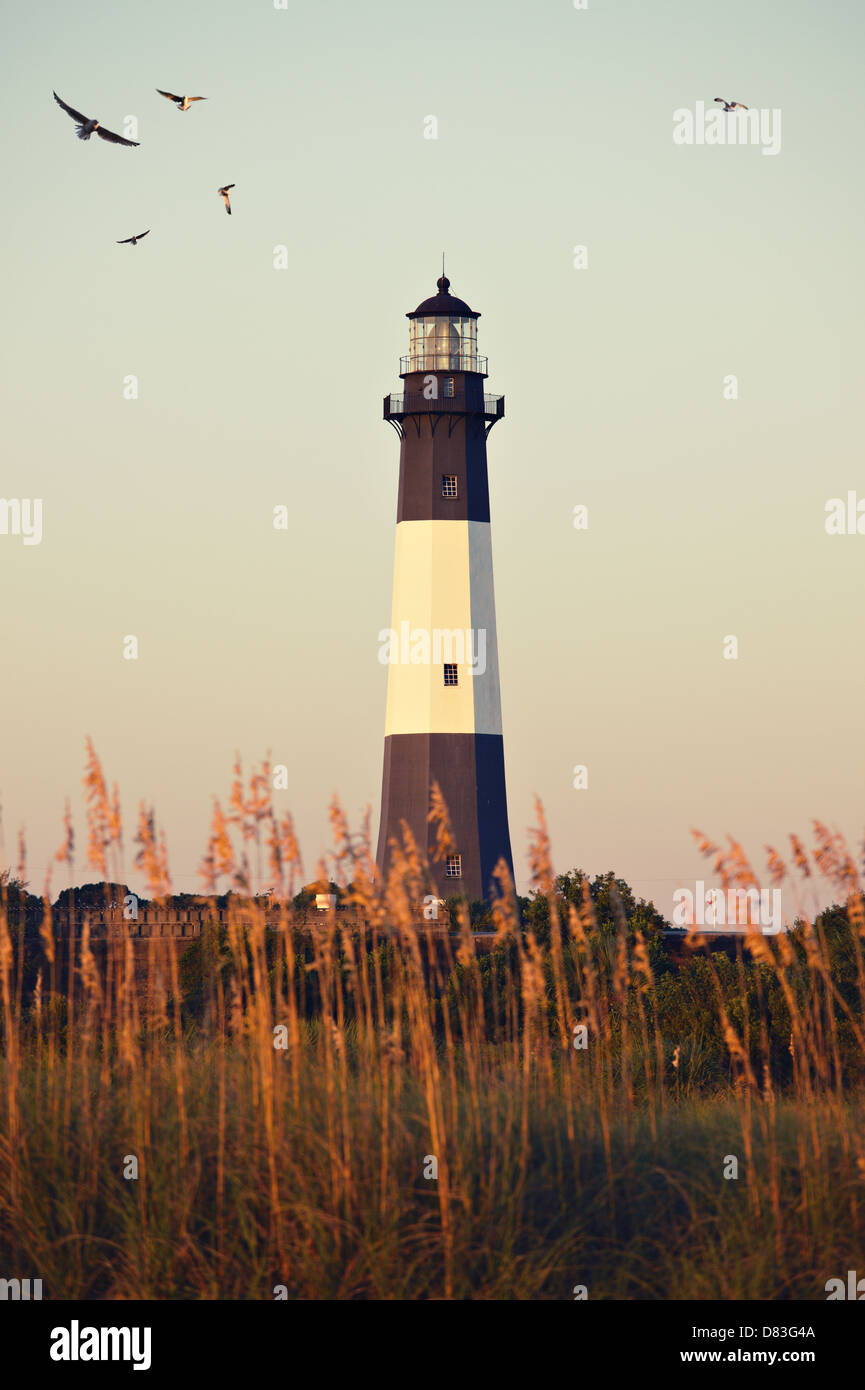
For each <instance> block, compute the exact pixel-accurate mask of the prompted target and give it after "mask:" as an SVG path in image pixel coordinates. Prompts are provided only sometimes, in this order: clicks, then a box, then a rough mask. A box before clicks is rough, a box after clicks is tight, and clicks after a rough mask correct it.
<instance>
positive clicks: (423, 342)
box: [400, 275, 487, 376]
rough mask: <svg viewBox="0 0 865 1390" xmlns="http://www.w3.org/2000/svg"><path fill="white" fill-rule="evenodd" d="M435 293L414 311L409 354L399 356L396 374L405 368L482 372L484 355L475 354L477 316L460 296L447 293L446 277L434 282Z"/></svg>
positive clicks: (416, 370) (484, 369) (484, 367)
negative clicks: (458, 297)
mask: <svg viewBox="0 0 865 1390" xmlns="http://www.w3.org/2000/svg"><path fill="white" fill-rule="evenodd" d="M436 285H437V288H438V291H439V292H438V294H434V295H433V296H432V297H431V298H430V299H425V300H424V301H423V303H422V304H419V305H418V307H417V308H416V309H415V311H414V313H412V314H406V318H407V319H408V320H409V322H410V325H411V334H410V339H409V355H408V357H403V358H401V359H400V375H401V376H405V375H407V373H409V372H477V373H479V374H480V375H482V376H486V372H487V362H486V358H485V357H478V337H477V334H478V319H479V318H480V314H476V313H475V312H474V311H473V310H472V309H470V308H469V306H468V304H466V303H465V301H464V300H462V299H457V297H456V296H455V295H452V294H450V293H449V291H450V280H448V278H447V276H445V275H442V276H441V278H440V279H439V280H438V281H437V282H436Z"/></svg>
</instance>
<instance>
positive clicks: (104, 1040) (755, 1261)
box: [0, 749, 865, 1300]
mask: <svg viewBox="0 0 865 1390" xmlns="http://www.w3.org/2000/svg"><path fill="white" fill-rule="evenodd" d="M268 787H269V777H268V767H267V764H264V765H263V766H262V768H261V769H260V771H258V772H256V773H254V774H253V776H252V778H251V780H250V782H249V786H248V788H247V787H246V786H245V784H244V781H243V778H242V777H241V775H240V771H239V769H238V770H237V772H236V776H235V782H234V787H233V789H232V793H231V796H230V798H229V802H228V804H227V809H226V810H225V811H223V810H222V808H221V806H220V805H218V804H217V805H216V807H215V809H214V818H213V826H212V830H211V835H210V840H209V844H208V848H207V851H206V854H205V856H204V862H203V866H202V879H203V889H204V891H203V894H202V897H203V898H205V899H207V900H208V901H210V902H212V903H213V904H214V911H213V920H212V922H210V923H209V924H208V925H206V927H205V929H204V930H203V932H202V934H201V936H200V937H198V938H197V939H195V940H194V941H192V942H190V943H189V944H188V945H184V946H183V948H182V949H180V950H171V949H167V948H166V943H163V942H161V941H160V940H158V939H151V940H149V941H146V940H143V939H134V938H133V937H132V936H131V935H123V936H118V937H117V938H115V939H112V940H109V941H98V940H96V939H95V938H94V937H92V936H91V934H90V932H89V929H88V925H87V923H86V922H85V924H84V928H83V930H82V931H81V933H80V934H79V935H78V936H77V937H76V938H75V939H74V940H73V941H69V942H67V943H66V945H65V946H64V945H63V943H62V923H61V922H58V921H56V920H55V919H54V917H53V915H52V911H51V904H50V888H49V886H48V885H46V890H45V893H44V895H43V896H44V903H45V912H44V916H43V918H42V921H41V924H40V926H39V929H38V931H35V932H34V931H33V930H31V929H28V928H27V927H26V924H25V923H24V921H23V918H22V916H21V914H20V912H17V911H16V903H17V902H18V901H19V899H20V894H21V891H22V890H21V887H20V885H21V883H22V882H23V879H24V876H25V875H26V867H25V865H24V862H23V858H22V862H21V865H20V866H19V870H18V874H17V876H16V875H15V874H14V873H12V872H7V874H6V875H5V878H4V892H3V905H2V910H0V988H2V1020H0V1029H2V1034H0V1037H2V1052H0V1272H5V1273H6V1275H7V1276H10V1277H11V1276H13V1275H14V1276H16V1277H20V1278H27V1277H31V1278H40V1279H42V1281H43V1288H44V1295H43V1296H44V1297H45V1298H51V1299H72V1298H76V1299H77V1298H83V1299H118V1300H137V1299H148V1298H152V1299H164V1300H190V1299H258V1300H261V1299H265V1300H271V1299H274V1298H288V1299H411V1300H415V1299H431V1298H432V1299H532V1300H562V1299H565V1300H569V1299H574V1298H583V1297H588V1298H590V1299H650V1300H651V1299H658V1300H660V1299H663V1300H678V1299H716V1298H721V1299H730V1300H735V1299H751V1298H753V1299H789V1300H799V1299H802V1300H824V1299H825V1298H826V1297H827V1294H826V1284H827V1281H828V1280H830V1279H832V1278H836V1277H840V1278H844V1277H845V1276H846V1271H847V1270H848V1269H856V1268H857V1267H858V1265H861V1263H862V1253H861V1252H862V1236H863V1227H865V1221H863V1212H865V1099H863V1090H862V1084H863V1079H865V1032H863V1002H865V962H863V945H865V900H863V891H862V883H861V878H860V874H859V871H858V869H857V867H856V864H855V862H854V860H853V858H852V857H851V855H850V854H849V852H848V851H847V849H846V847H845V846H844V845H843V844H842V843H841V842H840V841H839V839H838V837H837V836H835V835H833V834H832V833H831V832H830V831H829V830H828V829H826V828H825V827H824V826H822V825H819V824H817V825H815V827H814V834H813V846H812V847H811V848H810V849H809V848H806V847H805V845H804V844H803V842H802V841H801V840H799V839H797V838H796V837H795V836H794V837H791V851H790V853H789V855H788V856H787V857H784V856H782V855H781V854H780V853H779V852H777V851H774V850H772V851H770V852H769V861H768V867H767V873H768V874H769V875H770V876H771V881H772V882H773V883H775V884H780V883H785V882H790V881H791V879H795V880H797V881H805V880H807V879H808V878H809V877H810V876H811V875H813V874H817V873H819V874H820V875H822V876H823V877H824V878H827V879H829V880H830V881H831V882H832V883H833V884H834V888H835V906H834V907H832V908H831V909H829V910H827V911H825V912H822V913H819V914H817V915H815V916H814V917H813V920H809V919H807V918H805V917H802V918H799V919H798V920H797V921H796V923H795V925H794V926H793V927H792V929H791V930H790V931H786V932H782V933H779V934H778V935H775V936H766V935H763V934H761V933H760V932H759V931H757V930H756V929H755V930H753V931H750V932H749V933H748V934H747V936H746V937H745V938H744V939H743V940H742V942H741V943H740V944H739V945H738V946H737V947H736V948H735V949H733V950H727V951H721V950H717V951H714V950H711V949H706V948H698V947H697V946H696V945H695V946H693V947H688V946H684V947H683V948H682V949H680V950H678V951H677V952H676V953H671V952H670V950H669V948H668V944H667V940H668V939H667V938H666V937H665V936H663V935H662V933H661V931H660V930H659V927H658V923H659V922H660V920H661V919H660V916H659V914H657V913H654V911H647V910H646V909H647V905H645V904H640V905H638V908H637V910H635V909H634V906H633V904H632V903H630V902H629V901H628V899H627V895H626V894H624V893H620V892H619V891H618V889H617V887H616V883H615V880H612V881H610V878H609V876H608V880H607V881H606V883H605V888H604V893H603V894H599V893H598V892H597V891H595V892H593V885H592V884H591V883H590V882H589V880H588V879H587V878H585V877H584V876H580V875H577V876H571V875H564V876H558V877H557V875H556V873H555V870H554V868H553V865H552V863H551V859H550V848H549V842H548V838H547V833H546V829H545V824H544V818H543V812H542V810H541V808H540V807H539V808H538V820H537V826H536V829H535V831H534V834H533V840H532V846H531V851H530V854H531V871H532V892H531V894H530V898H529V900H528V902H527V901H526V900H525V899H518V898H517V897H516V896H515V894H514V891H513V888H512V885H511V884H510V882H509V881H507V876H506V875H504V874H502V875H501V880H500V888H501V894H500V896H499V897H498V898H497V899H496V900H495V901H494V903H493V905H492V908H491V910H490V912H489V914H488V916H487V919H486V927H487V930H488V932H489V933H492V934H493V935H492V940H489V939H487V941H486V944H485V946H484V948H483V949H481V947H480V942H479V940H478V939H477V938H476V934H475V933H474V932H473V930H472V922H471V920H470V913H469V907H468V905H467V904H455V905H454V904H452V905H451V906H450V911H449V920H448V921H447V922H446V923H443V922H437V921H427V920H426V919H425V918H424V916H423V913H422V912H420V911H419V910H418V904H419V903H421V902H423V901H424V898H425V895H428V894H429V882H428V876H427V871H426V868H425V866H424V864H423V862H422V860H421V857H420V855H419V853H418V851H417V848H416V847H415V846H414V845H413V844H412V843H411V842H410V840H407V842H406V843H405V844H404V846H403V847H402V849H401V851H400V852H398V853H397V854H396V856H395V859H394V863H393V867H392V870H391V873H390V877H389V880H388V882H387V883H385V884H381V883H379V882H378V881H377V878H376V874H375V870H374V865H373V862H372V859H371V853H370V844H369V834H368V827H364V828H362V829H361V831H360V832H359V833H353V832H352V831H350V829H349V827H348V825H347V823H346V821H345V818H344V816H343V814H342V812H341V810H340V808H339V806H338V805H337V804H336V803H334V805H333V806H332V809H331V820H332V825H333V836H334V838H333V851H332V854H331V855H330V856H329V858H328V860H327V862H326V863H324V864H322V865H321V866H320V873H319V878H328V879H331V880H332V881H333V882H335V883H336V884H337V885H338V887H339V889H340V906H339V908H338V909H331V910H329V911H327V912H314V911H313V912H310V911H309V910H308V909H307V908H306V907H304V905H303V903H302V902H301V900H300V899H299V898H298V896H297V894H296V893H295V891H294V890H295V887H296V884H297V882H298V876H299V874H300V872H301V866H300V864H299V857H298V852H297V844H296V840H295V837H294V832H293V826H292V823H291V819H290V817H288V816H286V817H283V819H282V820H281V821H280V820H279V819H278V818H277V816H276V814H275V812H274V810H273V806H272V803H271V800H270V795H269V791H268ZM85 791H86V799H87V814H88V827H89V843H88V847H87V856H88V860H89V863H90V865H91V867H92V868H93V870H94V871H95V872H96V873H97V874H98V875H99V876H100V877H101V878H102V879H104V880H105V881H106V882H108V881H111V882H115V883H117V882H122V881H123V863H122V826H121V821H120V814H119V810H118V800H117V798H116V796H115V797H112V796H109V794H108V791H107V786H106V783H105V780H104V777H103V773H102V769H101V767H100V765H99V762H98V760H97V758H96V754H95V753H94V752H93V750H92V749H91V750H90V753H89V761H88V768H87V774H86V778H85ZM431 814H432V815H433V817H434V818H435V822H436V834H437V843H438V847H439V850H440V851H441V852H442V853H445V852H447V845H448V835H449V829H448V823H447V812H446V808H445V807H444V806H443V805H441V803H440V802H437V801H436V800H435V798H434V800H433V811H432V813H431ZM69 826H70V823H69V821H68V818H67V832H66V836H65V839H64V844H63V847H62V848H61V849H60V850H59V851H58V856H57V857H58V859H59V860H60V861H61V862H62V861H66V860H68V861H69V865H70V868H71V861H72V856H73V855H74V837H73V836H72V833H71V829H70V828H69ZM135 843H136V867H137V869H138V870H139V871H140V872H141V873H142V874H143V875H144V878H145V880H146V882H147V884H148V889H149V891H150V893H151V895H152V898H153V900H158V899H159V898H160V897H162V898H164V897H167V895H168V894H170V892H171V881H170V873H169V864H168V856H167V850H166V846H165V844H164V842H163V841H162V840H161V838H160V836H159V834H158V831H157V828H156V825H155V821H154V817H153V815H152V813H151V812H149V811H148V809H147V808H146V807H142V810H141V814H140V817H139V822H138V827H137V834H136V841H135ZM701 847H702V848H703V850H704V853H705V854H706V856H707V858H710V859H711V860H712V862H713V866H714V869H715V872H716V873H717V874H718V875H719V876H720V878H721V881H722V882H723V883H724V884H725V886H726V885H727V884H735V885H740V886H747V885H748V884H752V883H756V875H755V869H754V868H753V867H752V865H751V864H750V863H749V862H748V860H747V859H746V857H745V854H744V852H743V850H742V849H741V847H740V846H739V845H738V844H736V842H735V841H729V842H728V846H727V848H720V847H718V846H716V845H714V844H710V843H709V842H708V841H706V840H705V839H702V840H701ZM764 881H765V880H764ZM14 885H17V887H16V886H14ZM226 885H227V886H228V887H230V889H231V892H230V895H229V896H228V897H227V898H226V897H224V894H225V892H226V891H227V888H226ZM595 887H596V885H595ZM265 890H266V891H267V896H266V897H265V896H264V894H265ZM217 901H219V903H220V904H222V906H223V909H224V910H223V914H222V921H221V922H220V920H219V912H218V910H217V908H216V904H217ZM683 935H684V934H683ZM857 1261H858V1265H857Z"/></svg>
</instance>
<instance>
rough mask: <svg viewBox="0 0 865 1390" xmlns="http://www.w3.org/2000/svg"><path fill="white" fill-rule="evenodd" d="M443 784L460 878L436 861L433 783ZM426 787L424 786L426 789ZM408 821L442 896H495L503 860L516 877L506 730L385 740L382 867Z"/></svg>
mask: <svg viewBox="0 0 865 1390" xmlns="http://www.w3.org/2000/svg"><path fill="white" fill-rule="evenodd" d="M433 782H437V783H438V785H439V787H440V788H441V792H442V796H443V797H444V799H445V802H446V804H447V808H448V814H449V817H450V823H451V830H452V832H453V838H454V842H455V844H456V846H457V848H458V849H459V852H460V855H461V870H462V873H461V877H460V878H448V877H446V875H445V865H444V864H443V863H441V862H437V861H436V860H435V859H434V853H435V828H434V827H431V826H430V825H429V822H428V819H427V817H428V815H429V803H430V796H429V792H430V788H431V787H432V784H433ZM425 788H426V791H424V789H425ZM401 821H406V822H407V824H408V826H409V829H410V830H411V832H412V835H413V836H414V838H415V840H416V842H417V844H418V846H419V847H420V849H421V851H422V852H423V851H425V852H426V855H427V858H428V860H429V866H430V872H431V875H432V878H433V881H434V883H435V886H436V889H437V891H438V894H439V896H440V897H443V898H446V897H450V896H455V895H459V894H464V895H465V897H467V898H469V899H470V900H474V899H481V898H483V899H487V900H488V899H489V898H490V897H492V896H494V895H495V893H496V892H498V889H497V887H496V886H495V884H494V880H493V870H494V869H495V867H496V864H497V863H498V861H499V859H504V860H505V863H506V864H507V866H508V870H509V872H510V874H511V877H512V878H513V871H514V870H513V857H512V854H511V837H510V832H509V830H508V812H507V796H506V791H505V759H504V744H503V740H502V736H501V734H389V735H388V736H387V738H386V739H385V741H384V769H383V773H382V805H381V826H380V829H379V841H378V853H377V855H376V859H377V861H378V863H379V864H380V865H382V866H383V868H384V873H385V881H386V875H387V870H388V864H389V860H390V841H391V840H392V839H396V840H397V842H398V843H399V844H400V845H402V843H403V834H402V827H401Z"/></svg>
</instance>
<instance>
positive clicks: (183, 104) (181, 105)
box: [156, 87, 207, 111]
mask: <svg viewBox="0 0 865 1390" xmlns="http://www.w3.org/2000/svg"><path fill="white" fill-rule="evenodd" d="M156 90H157V92H158V93H159V95H160V96H161V97H168V100H169V101H173V102H174V104H175V106H176V107H177V109H178V111H188V110H189V108H190V106H191V105H192V103H193V102H194V101H207V97H176V96H175V95H174V93H173V92H163V90H162V88H161V87H157V88H156Z"/></svg>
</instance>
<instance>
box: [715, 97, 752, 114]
mask: <svg viewBox="0 0 865 1390" xmlns="http://www.w3.org/2000/svg"><path fill="white" fill-rule="evenodd" d="M715 100H716V101H720V103H721V105H722V106H723V108H724V110H725V111H735V110H736V109H737V108H738V109H739V110H740V111H747V110H748V108H747V106H744V105H743V104H742V102H741V101H725V100H724V98H723V97H715Z"/></svg>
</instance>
